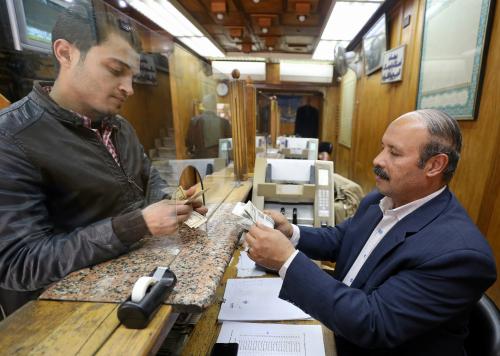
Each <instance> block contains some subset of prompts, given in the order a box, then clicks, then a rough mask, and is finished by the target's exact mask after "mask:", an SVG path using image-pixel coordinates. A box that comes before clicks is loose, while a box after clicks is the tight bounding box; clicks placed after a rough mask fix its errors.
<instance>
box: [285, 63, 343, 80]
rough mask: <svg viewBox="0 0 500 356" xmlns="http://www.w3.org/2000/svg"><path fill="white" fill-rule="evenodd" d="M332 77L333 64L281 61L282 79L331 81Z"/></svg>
mask: <svg viewBox="0 0 500 356" xmlns="http://www.w3.org/2000/svg"><path fill="white" fill-rule="evenodd" d="M332 77H333V66H332V65H331V64H328V63H310V62H304V61H280V79H281V80H282V81H299V82H300V81H306V82H317V83H331V82H332Z"/></svg>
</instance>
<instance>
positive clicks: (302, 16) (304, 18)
mask: <svg viewBox="0 0 500 356" xmlns="http://www.w3.org/2000/svg"><path fill="white" fill-rule="evenodd" d="M306 19H307V16H306V15H298V16H297V20H299V21H300V22H304V21H305V20H306Z"/></svg>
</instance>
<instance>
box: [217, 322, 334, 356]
mask: <svg viewBox="0 0 500 356" xmlns="http://www.w3.org/2000/svg"><path fill="white" fill-rule="evenodd" d="M217 342H224V343H226V342H235V343H237V344H238V356H270V355H273V356H278V355H279V356H306V355H314V356H324V355H325V346H324V342H323V333H322V331H321V326H320V325H285V324H257V323H236V322H230V321H227V322H224V323H223V324H222V328H221V331H220V334H219V338H218V339H217Z"/></svg>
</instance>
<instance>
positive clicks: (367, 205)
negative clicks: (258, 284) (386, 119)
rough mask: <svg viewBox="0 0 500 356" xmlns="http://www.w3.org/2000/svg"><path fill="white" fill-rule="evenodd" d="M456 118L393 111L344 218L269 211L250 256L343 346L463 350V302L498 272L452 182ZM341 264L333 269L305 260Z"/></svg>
mask: <svg viewBox="0 0 500 356" xmlns="http://www.w3.org/2000/svg"><path fill="white" fill-rule="evenodd" d="M461 145H462V137H461V134H460V129H459V127H458V124H457V123H456V121H455V120H454V119H452V118H451V117H450V116H448V115H447V114H445V113H443V112H440V111H437V110H418V111H414V112H410V113H408V114H405V115H403V116H401V117H399V118H398V119H396V120H394V121H393V122H392V123H391V124H390V125H389V126H388V128H387V130H386V132H385V133H384V135H383V137H382V144H381V151H380V153H379V154H378V155H377V156H376V157H375V159H374V161H373V165H374V173H375V180H376V186H377V190H378V191H374V192H372V193H370V194H368V195H367V196H366V197H365V199H364V200H363V201H362V202H361V204H360V207H359V209H358V211H357V213H356V214H355V216H354V217H352V218H351V219H349V220H346V221H344V222H343V223H341V224H339V225H337V226H335V227H328V228H310V227H302V226H301V227H297V226H295V225H292V224H290V223H289V222H288V221H287V220H286V218H285V217H283V216H282V215H281V214H279V213H277V212H269V214H270V215H271V216H272V217H273V219H274V220H275V222H276V226H275V229H270V228H267V227H264V226H259V225H258V226H254V227H252V229H251V230H250V231H249V233H248V234H247V237H246V240H247V242H248V244H249V246H250V250H249V255H250V257H251V258H252V259H253V260H255V261H256V262H258V263H259V264H261V265H264V266H266V267H268V268H271V269H275V270H277V271H279V274H280V276H281V278H283V286H282V289H281V292H280V297H281V298H283V299H285V300H288V301H290V302H292V303H294V304H295V305H297V306H298V307H300V308H301V309H303V310H304V311H306V312H307V313H309V314H310V315H311V316H312V317H314V318H316V319H318V320H320V321H321V322H322V323H323V324H325V325H326V326H328V327H329V328H331V329H332V330H333V331H334V333H335V337H336V344H337V351H338V354H339V355H340V356H342V355H436V356H437V355H450V356H451V355H457V356H458V355H464V346H463V345H464V339H465V337H466V336H467V323H468V315H469V311H470V308H471V307H472V306H473V305H474V303H475V302H476V301H477V300H478V299H479V298H480V297H481V295H482V294H483V292H484V291H485V290H486V289H487V288H488V287H489V286H490V285H491V284H492V283H493V282H494V281H495V279H496V267H495V262H494V258H493V255H492V252H491V249H490V247H489V246H488V243H487V242H486V240H485V239H484V237H483V236H482V235H481V233H480V232H479V230H478V229H477V228H476V226H475V225H474V223H473V222H472V221H471V220H470V218H469V217H468V215H467V213H466V211H465V210H464V209H463V207H462V206H461V205H460V203H459V202H458V200H457V199H456V197H455V196H454V195H453V193H451V192H450V190H449V189H448V182H449V181H450V179H451V178H452V176H453V173H454V172H455V169H456V167H457V164H458V160H459V157H460V150H461ZM308 257H309V258H313V259H317V260H330V261H335V262H336V268H335V272H334V274H333V277H332V276H330V275H329V274H327V273H325V272H323V271H322V270H321V269H320V268H318V267H317V266H316V265H315V264H314V263H313V262H312V261H311V260H310V259H309V258H308Z"/></svg>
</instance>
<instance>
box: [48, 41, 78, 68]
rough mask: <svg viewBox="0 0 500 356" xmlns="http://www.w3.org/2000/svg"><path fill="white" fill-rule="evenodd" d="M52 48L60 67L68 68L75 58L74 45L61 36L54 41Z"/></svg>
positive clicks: (76, 54)
mask: <svg viewBox="0 0 500 356" xmlns="http://www.w3.org/2000/svg"><path fill="white" fill-rule="evenodd" d="M53 50H54V56H55V57H56V59H57V61H58V62H59V65H60V66H61V68H69V67H70V66H71V63H73V62H74V61H75V60H77V58H76V57H78V51H77V50H76V48H75V46H73V45H72V44H71V43H69V42H68V41H66V40H64V39H62V38H60V39H58V40H55V41H54V45H53Z"/></svg>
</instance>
